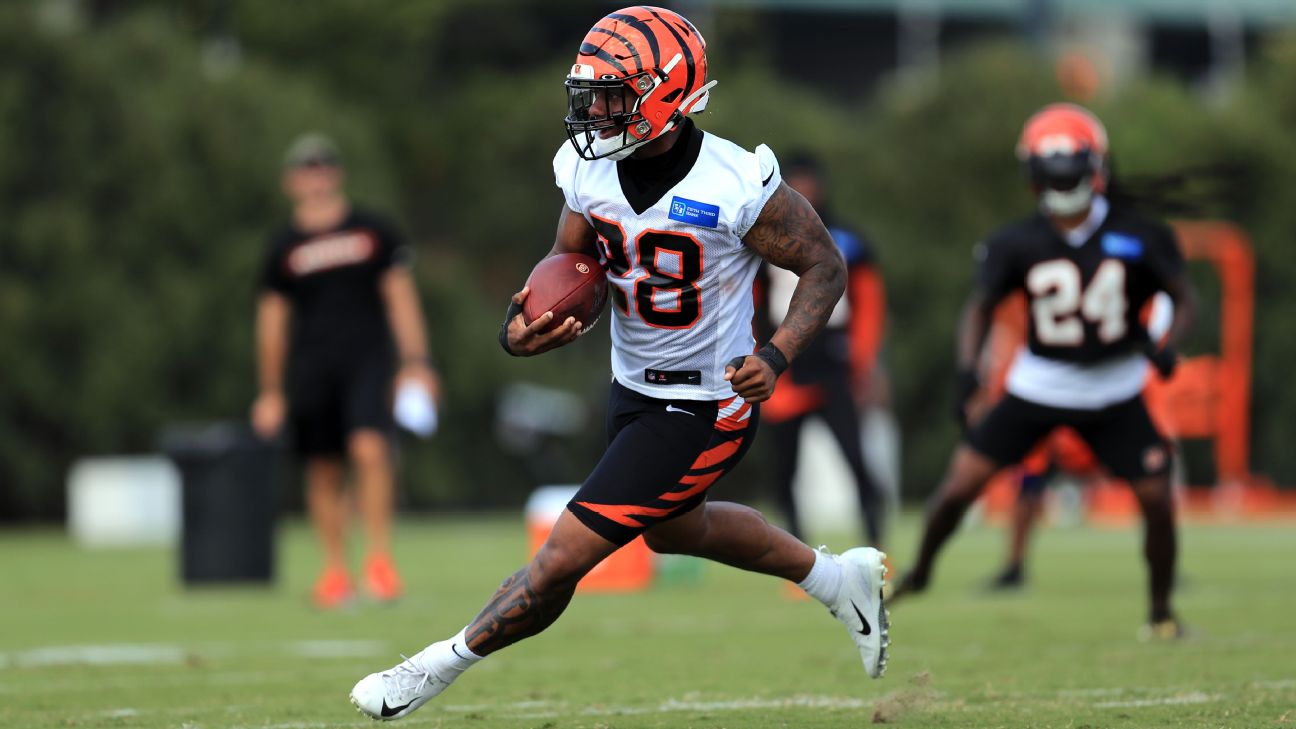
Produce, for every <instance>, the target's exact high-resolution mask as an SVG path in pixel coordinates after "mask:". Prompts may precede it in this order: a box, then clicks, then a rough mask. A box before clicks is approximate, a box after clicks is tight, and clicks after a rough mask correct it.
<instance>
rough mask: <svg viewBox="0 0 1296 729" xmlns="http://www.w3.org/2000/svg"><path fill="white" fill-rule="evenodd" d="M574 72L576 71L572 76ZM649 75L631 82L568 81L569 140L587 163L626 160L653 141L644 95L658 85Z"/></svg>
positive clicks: (618, 79) (639, 74) (570, 78)
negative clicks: (644, 111)
mask: <svg viewBox="0 0 1296 729" xmlns="http://www.w3.org/2000/svg"><path fill="white" fill-rule="evenodd" d="M574 73H575V69H573V74H574ZM650 76H651V74H649V73H648V72H644V73H638V74H634V75H633V76H630V77H628V78H612V79H598V80H590V79H583V78H579V77H577V76H575V75H572V76H568V78H567V83H566V86H567V117H566V118H565V119H563V123H564V124H565V125H566V127H567V138H568V139H569V140H571V143H572V146H574V147H575V148H576V151H577V152H579V153H580V156H581V157H583V158H584V159H589V160H594V159H602V158H604V157H611V158H612V159H624V158H625V157H627V156H629V155H630V154H631V153H632V152H633V151H634V149H636V148H638V147H639V145H641V144H643V143H644V142H647V141H648V140H649V139H650V138H651V137H649V136H648V134H649V132H650V131H651V125H650V124H649V123H648V122H647V121H646V120H645V119H644V118H643V113H642V111H641V110H640V104H641V103H642V102H643V94H642V92H639V91H637V89H643V90H644V91H645V92H646V91H651V90H652V89H653V88H654V86H655V84H654V83H653V81H652V80H651V78H650Z"/></svg>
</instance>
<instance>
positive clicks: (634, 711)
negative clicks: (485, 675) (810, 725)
mask: <svg viewBox="0 0 1296 729" xmlns="http://www.w3.org/2000/svg"><path fill="white" fill-rule="evenodd" d="M871 703H872V702H871V701H865V700H863V699H855V698H847V697H841V696H790V697H785V698H755V697H753V698H747V699H731V700H728V701H692V700H688V701H686V700H683V699H666V700H665V701H663V702H661V703H660V704H658V705H656V706H619V705H615V704H598V705H595V706H590V707H587V708H585V709H582V710H580V711H579V712H578V713H579V714H580V715H581V716H625V715H639V714H655V713H667V712H679V711H711V712H721V711H747V710H752V709H862V708H864V707H866V706H868V705H870V704H871ZM441 709H442V710H443V711H452V712H455V713H469V712H477V711H491V710H494V711H501V710H502V711H508V712H514V711H522V712H528V713H523V714H514V717H515V718H526V719H542V718H548V717H552V716H558V715H559V714H560V713H561V712H563V711H567V710H569V708H568V707H567V705H566V704H564V703H561V702H559V703H555V702H548V701H517V702H510V703H503V704H449V705H446V706H442V707H441ZM535 709H541V710H542V711H534V710H535Z"/></svg>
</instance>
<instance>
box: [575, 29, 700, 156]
mask: <svg viewBox="0 0 1296 729" xmlns="http://www.w3.org/2000/svg"><path fill="white" fill-rule="evenodd" d="M706 75H707V61H706V41H705V40H704V39H703V38H702V34H701V33H699V32H698V30H697V28H695V27H693V24H692V23H690V22H689V21H688V20H687V19H685V18H684V17H683V16H682V15H679V14H678V13H675V12H673V11H670V10H666V9H664V8H657V7H652V6H648V5H636V6H633V7H628V8H623V9H621V10H617V11H615V12H613V13H609V14H608V15H607V17H605V18H603V19H602V20H600V21H599V22H597V23H595V24H594V27H593V28H590V31H589V33H587V34H586V35H585V39H584V40H583V41H581V45H580V51H579V52H578V53H577V54H576V63H575V64H573V65H572V68H571V72H570V73H568V74H567V84H566V85H567V118H566V119H564V123H565V124H566V125H567V136H568V138H569V139H570V140H571V143H572V146H574V147H575V148H576V151H577V152H578V153H579V154H580V156H581V157H582V158H584V159H590V160H592V159H600V158H604V157H608V158H611V159H614V160H616V159H624V158H625V157H628V156H629V155H630V154H631V153H632V152H633V151H634V149H635V148H636V147H638V146H639V145H641V144H643V143H645V142H647V141H649V140H651V139H655V138H656V137H658V136H660V135H662V134H664V133H666V132H668V131H670V130H671V129H674V128H675V127H676V126H677V125H678V124H679V123H680V122H681V121H683V119H684V117H685V115H687V114H691V113H694V112H698V111H702V110H703V109H704V108H706V103H707V97H708V92H709V91H710V89H711V87H713V86H715V83H716V82H715V81H711V82H710V83H708V82H707V80H706Z"/></svg>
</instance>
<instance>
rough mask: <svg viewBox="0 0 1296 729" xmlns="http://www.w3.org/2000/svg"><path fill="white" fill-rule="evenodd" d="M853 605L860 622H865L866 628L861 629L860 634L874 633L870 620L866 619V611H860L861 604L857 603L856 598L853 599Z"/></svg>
mask: <svg viewBox="0 0 1296 729" xmlns="http://www.w3.org/2000/svg"><path fill="white" fill-rule="evenodd" d="M851 607H853V608H855V615H856V616H858V617H859V619H860V622H861V623H863V624H864V628H863V629H862V630H860V631H859V634H860V635H868V634H870V633H872V632H873V629H872V628H870V627H869V623H868V621H867V620H865V619H864V613H862V612H860V609H859V606H858V605H856V604H855V601H854V600H851Z"/></svg>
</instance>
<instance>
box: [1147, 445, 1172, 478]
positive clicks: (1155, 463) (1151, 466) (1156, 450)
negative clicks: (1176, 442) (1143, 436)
mask: <svg viewBox="0 0 1296 729" xmlns="http://www.w3.org/2000/svg"><path fill="white" fill-rule="evenodd" d="M1167 458H1168V456H1166V450H1165V448H1163V447H1161V446H1159V445H1156V446H1149V447H1148V449H1147V450H1145V451H1143V470H1144V471H1147V472H1148V473H1157V472H1159V471H1160V470H1161V469H1163V468H1165V464H1166V459H1167Z"/></svg>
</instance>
